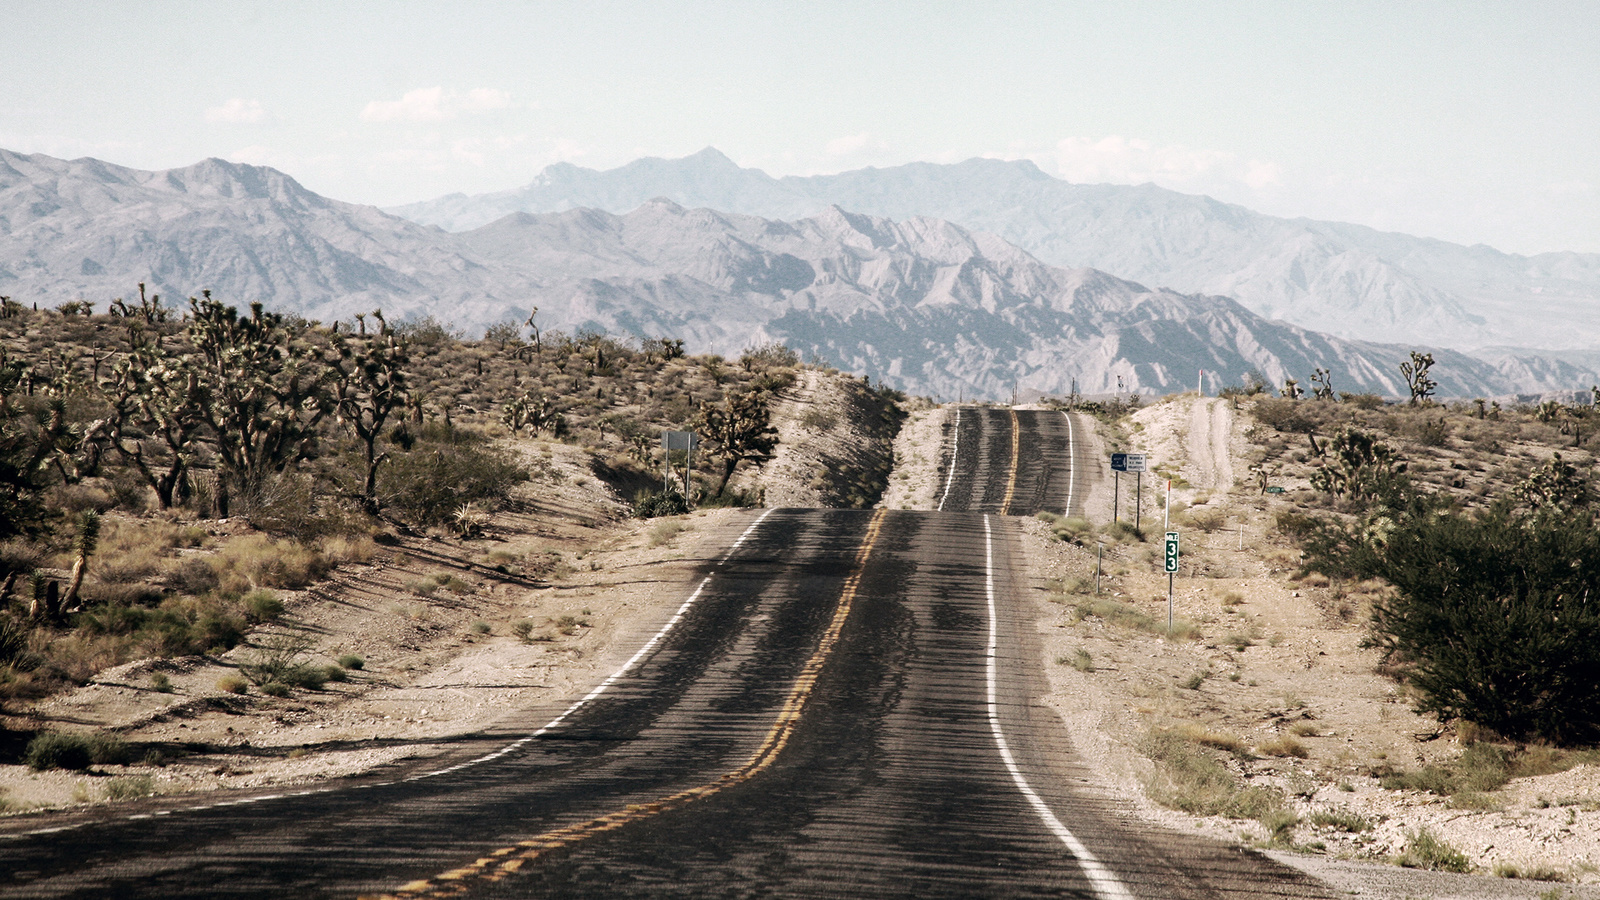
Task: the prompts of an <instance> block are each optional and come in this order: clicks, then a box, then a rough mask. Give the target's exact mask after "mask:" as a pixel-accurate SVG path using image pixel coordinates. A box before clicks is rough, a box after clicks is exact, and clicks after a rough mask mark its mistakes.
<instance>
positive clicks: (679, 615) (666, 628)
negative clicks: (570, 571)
mask: <svg viewBox="0 0 1600 900" xmlns="http://www.w3.org/2000/svg"><path fill="white" fill-rule="evenodd" d="M776 511H777V510H773V509H769V510H767V511H766V512H764V513H762V514H761V515H760V516H759V517H757V518H756V520H755V521H754V522H751V523H750V527H749V528H746V529H745V530H744V533H743V534H741V535H739V539H738V540H736V541H734V542H733V546H732V547H729V548H728V552H727V553H724V554H723V555H722V558H721V559H719V560H717V568H720V567H722V566H723V565H725V564H726V563H727V562H728V560H729V559H731V558H732V557H733V554H734V553H735V552H737V551H738V549H739V548H740V547H741V546H743V544H744V542H745V541H747V540H749V538H750V535H752V534H754V533H755V530H756V529H757V528H759V527H760V526H761V523H762V522H764V521H766V518H767V516H770V515H772V514H773V513H774V512H776ZM715 574H717V573H716V572H714V571H713V572H712V573H711V574H709V575H707V576H706V577H705V578H702V579H701V580H700V585H699V586H698V587H696V588H695V589H694V593H693V594H690V595H689V599H688V600H685V601H684V602H683V605H682V606H680V607H678V611H677V612H676V613H675V614H673V616H672V618H671V619H669V620H668V621H667V624H666V625H663V626H662V627H661V630H660V631H658V632H656V634H655V637H652V638H651V639H650V641H649V643H647V644H645V645H644V646H643V647H641V648H639V652H637V653H635V654H634V655H633V656H632V658H630V659H629V660H628V661H627V662H626V663H623V665H622V668H620V669H618V670H617V671H616V672H614V673H612V675H611V677H610V678H607V679H606V680H605V681H603V682H601V683H600V686H599V687H597V688H595V689H594V690H592V691H590V692H589V693H588V695H587V696H585V697H584V698H583V699H582V700H579V701H578V702H577V703H574V704H572V705H571V706H569V707H567V710H566V712H563V713H562V714H561V715H559V716H556V717H555V718H554V719H552V720H551V721H550V722H549V724H547V725H545V726H544V727H543V728H540V729H539V730H538V731H535V732H534V733H532V734H530V735H527V736H526V737H521V738H518V739H517V740H514V741H512V742H511V743H509V744H507V745H505V746H504V747H501V748H500V749H499V750H495V751H494V752H492V753H486V754H484V755H483V756H480V757H478V758H477V759H469V760H467V761H466V762H463V763H458V764H456V765H453V766H450V767H449V768H445V769H436V770H434V771H432V772H423V773H422V774H420V775H412V776H411V777H410V778H406V779H404V780H405V781H419V780H421V779H423V778H432V777H434V776H435V775H444V774H446V773H449V772H455V771H459V770H461V769H465V768H467V767H469V766H475V765H477V764H479V763H485V762H489V761H490V760H495V759H499V758H500V757H502V756H505V755H506V754H507V753H511V752H514V751H516V750H517V749H519V748H520V747H522V746H523V745H525V744H527V743H528V742H529V741H532V740H533V739H534V738H536V737H538V736H540V735H542V734H544V733H545V732H547V731H549V730H550V729H552V728H555V727H556V726H558V725H560V724H561V723H562V722H564V721H566V719H567V717H568V716H571V715H572V714H573V713H575V712H577V711H578V710H580V709H582V708H583V707H584V705H585V704H587V703H589V702H590V701H592V700H593V699H594V698H596V697H598V696H600V695H601V694H603V693H605V692H606V690H607V689H609V688H610V687H611V686H612V685H613V684H615V683H616V682H617V680H618V679H620V678H622V676H624V675H626V674H627V673H628V670H629V669H632V668H633V667H634V665H635V664H636V663H638V662H639V660H641V659H643V658H644V656H645V655H646V654H647V653H649V652H650V650H651V648H653V647H655V646H656V645H657V644H659V643H661V640H662V638H664V637H666V636H667V634H668V633H669V632H670V631H672V629H673V626H675V625H677V624H678V622H679V621H681V620H682V619H683V616H684V614H685V613H687V612H688V611H689V608H690V607H691V606H693V605H694V603H695V601H696V600H699V599H700V594H701V593H702V592H704V591H705V589H706V585H707V584H708V583H710V581H711V578H712V576H713V575H715ZM398 783H399V782H395V781H384V782H379V783H376V784H371V783H369V784H355V785H351V786H350V787H349V788H347V790H359V789H361V788H373V787H389V786H391V785H394V784H398ZM333 790H335V789H334V788H319V789H317V790H311V791H301V792H299V793H295V794H263V795H261V796H259V797H243V798H240V799H236V800H223V801H219V802H216V803H207V804H204V805H200V806H185V807H179V808H177V809H170V810H161V811H159V812H155V813H141V814H137V815H132V816H128V817H127V821H134V820H138V819H148V818H150V817H151V816H152V815H155V816H166V815H171V814H172V813H174V812H202V811H204V810H208V809H217V808H219V807H226V806H241V805H244V804H247V803H259V802H261V801H263V800H281V799H283V798H284V797H304V796H306V795H307V794H325V793H328V792H330V791H333ZM90 824H93V823H90V822H79V823H76V824H73V825H58V826H55V827H53V828H38V829H34V830H33V831H17V832H12V833H11V834H4V835H0V840H14V839H17V838H24V837H30V836H34V835H41V834H56V833H59V832H62V831H71V830H73V829H74V828H82V827H84V826H85V825H90Z"/></svg>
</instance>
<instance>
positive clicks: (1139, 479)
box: [1133, 472, 1144, 532]
mask: <svg viewBox="0 0 1600 900" xmlns="http://www.w3.org/2000/svg"><path fill="white" fill-rule="evenodd" d="M1133 481H1134V484H1136V485H1138V494H1137V495H1135V497H1134V501H1133V530H1134V531H1136V532H1137V531H1138V530H1139V515H1140V513H1143V512H1144V510H1143V509H1141V508H1140V507H1142V506H1143V505H1144V473H1143V472H1135V473H1133Z"/></svg>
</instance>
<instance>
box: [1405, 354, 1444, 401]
mask: <svg viewBox="0 0 1600 900" xmlns="http://www.w3.org/2000/svg"><path fill="white" fill-rule="evenodd" d="M1431 368H1433V354H1432V353H1418V352H1417V351H1415V350H1413V351H1411V361H1410V362H1403V363H1401V364H1400V374H1401V375H1404V376H1405V379H1406V387H1407V388H1409V389H1410V390H1411V405H1412V406H1416V405H1417V404H1418V403H1422V402H1424V401H1426V400H1427V399H1428V398H1429V397H1432V396H1433V389H1434V388H1436V387H1438V386H1439V384H1438V382H1436V381H1433V380H1432V379H1430V378H1429V377H1428V370H1429V369H1431Z"/></svg>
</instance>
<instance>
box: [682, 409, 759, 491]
mask: <svg viewBox="0 0 1600 900" xmlns="http://www.w3.org/2000/svg"><path fill="white" fill-rule="evenodd" d="M768 402H769V397H768V395H767V394H766V393H765V392H763V391H743V392H740V393H737V394H729V395H728V396H727V397H726V398H725V399H724V400H723V401H722V402H721V403H702V404H701V405H700V415H699V417H698V419H697V420H696V423H695V424H696V426H697V427H696V430H697V431H699V432H700V434H701V435H702V436H703V437H704V438H705V439H706V441H707V442H708V443H709V444H710V451H711V454H712V455H713V456H717V457H720V458H721V459H722V480H721V481H720V482H719V483H718V484H717V494H718V495H721V494H722V492H723V491H725V490H727V488H728V481H729V480H730V479H731V478H733V471H734V469H735V468H737V467H738V465H739V463H740V461H741V460H746V459H762V458H765V457H766V456H768V455H769V454H771V453H772V448H774V447H776V446H777V445H778V430H777V429H776V428H773V427H772V415H771V411H770V410H769V409H768Z"/></svg>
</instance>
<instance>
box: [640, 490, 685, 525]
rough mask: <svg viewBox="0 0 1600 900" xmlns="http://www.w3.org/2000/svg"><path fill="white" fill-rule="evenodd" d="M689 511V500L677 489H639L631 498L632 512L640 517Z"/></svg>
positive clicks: (678, 514)
mask: <svg viewBox="0 0 1600 900" xmlns="http://www.w3.org/2000/svg"><path fill="white" fill-rule="evenodd" d="M688 511H689V501H687V500H685V499H684V497H683V494H682V493H681V492H679V491H677V490H674V489H671V488H668V489H666V490H663V491H641V492H640V493H639V494H638V495H637V496H635V497H634V498H633V514H634V516H636V517H637V518H640V519H654V518H657V517H659V516H681V515H683V514H684V513H687V512H688Z"/></svg>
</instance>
